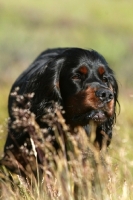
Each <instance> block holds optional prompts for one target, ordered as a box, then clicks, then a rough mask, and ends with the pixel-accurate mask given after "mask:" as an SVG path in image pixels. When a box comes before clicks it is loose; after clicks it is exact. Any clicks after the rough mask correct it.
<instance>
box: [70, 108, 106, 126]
mask: <svg viewBox="0 0 133 200" xmlns="http://www.w3.org/2000/svg"><path fill="white" fill-rule="evenodd" d="M72 120H73V121H75V122H81V123H85V124H87V123H88V121H90V120H93V121H94V122H96V123H98V124H100V123H103V122H105V121H106V120H107V116H106V113H105V112H103V111H102V110H92V111H90V112H88V113H85V114H81V115H77V116H74V117H73V119H72Z"/></svg>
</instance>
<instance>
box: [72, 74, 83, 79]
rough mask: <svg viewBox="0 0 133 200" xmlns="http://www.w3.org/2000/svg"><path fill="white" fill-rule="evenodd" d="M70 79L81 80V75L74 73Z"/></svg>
mask: <svg viewBox="0 0 133 200" xmlns="http://www.w3.org/2000/svg"><path fill="white" fill-rule="evenodd" d="M72 79H73V80H81V75H80V74H74V75H73V76H72Z"/></svg>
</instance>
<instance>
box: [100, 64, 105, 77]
mask: <svg viewBox="0 0 133 200" xmlns="http://www.w3.org/2000/svg"><path fill="white" fill-rule="evenodd" d="M98 72H99V74H100V75H102V74H104V73H105V69H104V67H103V66H100V67H99V68H98Z"/></svg>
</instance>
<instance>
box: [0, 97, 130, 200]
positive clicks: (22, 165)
mask: <svg viewBox="0 0 133 200" xmlns="http://www.w3.org/2000/svg"><path fill="white" fill-rule="evenodd" d="M13 95H16V93H14V94H13ZM30 98H32V95H27V96H25V97H24V98H22V97H21V96H19V95H17V102H18V103H19V105H20V103H21V108H18V107H17V104H16V105H14V107H13V115H14V116H15V118H16V120H15V121H14V122H13V124H12V128H13V129H14V130H15V131H17V132H18V133H20V131H21V134H26V132H27V131H28V134H29V137H27V138H26V139H25V142H24V144H23V145H21V146H20V147H18V148H16V147H15V146H12V145H11V146H10V147H9V148H7V149H6V152H5V156H4V157H3V158H2V160H1V162H0V163H1V167H0V186H1V188H0V195H1V198H2V199H27V200H29V199H45V200H53V199H59V200H64V199H65V200H67V199H68V200H69V199H71V200H88V199H95V200H103V199H109V200H116V199H123V200H124V199H125V200H127V199H132V195H133V192H132V191H133V190H132V187H133V180H132V176H131V174H132V173H131V166H132V162H131V161H130V160H129V159H128V158H127V157H126V153H127V150H126V148H124V145H122V146H121V144H120V143H121V142H122V141H121V139H120V137H118V132H119V127H118V126H116V127H115V128H114V129H115V130H114V131H115V134H114V137H116V139H115V143H116V144H115V146H114V147H112V149H111V148H109V149H106V147H105V146H104V147H103V148H102V150H101V151H98V150H97V149H96V147H95V146H94V144H93V142H94V137H93V136H95V133H94V132H93V131H94V130H95V124H93V123H92V124H91V126H92V131H91V135H92V136H91V137H90V138H91V140H90V138H88V137H87V135H86V133H85V132H84V130H83V129H82V128H80V129H77V130H75V131H74V132H71V131H70V129H69V127H68V126H67V125H66V124H65V121H64V118H63V117H62V110H61V108H60V107H59V106H58V105H55V106H54V112H51V110H47V114H46V115H45V117H44V118H43V121H44V123H47V124H48V126H50V127H52V130H53V135H49V131H48V129H40V127H39V126H38V124H37V123H36V121H35V115H34V114H33V113H31V112H30V111H29V110H27V109H26V108H27V106H29V102H28V101H27V99H28V100H29V99H30ZM23 103H26V104H25V105H24V104H23ZM23 105H24V106H23ZM9 123H10V121H9ZM92 138H93V139H92ZM114 151H115V153H114ZM111 154H112V155H111ZM116 154H117V155H116ZM37 155H38V156H37Z"/></svg>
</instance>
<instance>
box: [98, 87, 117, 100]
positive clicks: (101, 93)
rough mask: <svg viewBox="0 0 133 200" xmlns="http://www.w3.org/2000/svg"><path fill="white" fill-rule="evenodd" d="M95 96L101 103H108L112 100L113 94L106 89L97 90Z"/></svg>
mask: <svg viewBox="0 0 133 200" xmlns="http://www.w3.org/2000/svg"><path fill="white" fill-rule="evenodd" d="M95 94H96V96H97V97H98V98H99V99H100V100H101V101H102V102H110V101H111V100H112V99H113V98H114V95H113V92H111V91H110V90H106V89H99V90H97V91H96V92H95Z"/></svg>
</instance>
